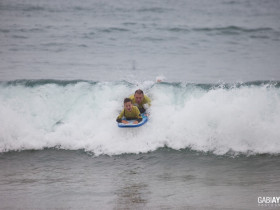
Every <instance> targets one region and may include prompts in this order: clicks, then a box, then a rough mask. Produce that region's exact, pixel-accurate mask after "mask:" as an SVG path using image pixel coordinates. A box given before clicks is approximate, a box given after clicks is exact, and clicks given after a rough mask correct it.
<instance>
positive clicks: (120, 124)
mask: <svg viewBox="0 0 280 210" xmlns="http://www.w3.org/2000/svg"><path fill="white" fill-rule="evenodd" d="M141 116H142V121H141V122H140V123H138V124H133V122H134V121H135V120H127V121H128V124H124V123H118V126H119V127H120V128H135V127H140V126H142V125H144V124H145V123H146V122H147V121H148V117H147V116H146V115H145V114H144V113H143V114H141ZM123 119H124V120H126V119H125V118H123Z"/></svg>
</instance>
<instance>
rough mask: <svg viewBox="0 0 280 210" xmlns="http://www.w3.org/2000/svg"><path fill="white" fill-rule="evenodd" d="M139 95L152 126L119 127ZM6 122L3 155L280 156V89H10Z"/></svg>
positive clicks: (6, 88) (14, 85) (1, 99)
mask: <svg viewBox="0 0 280 210" xmlns="http://www.w3.org/2000/svg"><path fill="white" fill-rule="evenodd" d="M136 88H137V89H138V88H141V89H143V90H144V92H145V93H146V94H148V95H149V96H150V97H151V99H152V106H151V108H150V110H149V112H150V114H151V115H150V119H149V122H148V123H147V124H146V125H145V126H142V127H140V128H137V129H135V128H131V129H121V128H118V127H117V125H116V122H115V119H116V117H117V115H118V113H119V112H120V110H121V109H122V101H123V98H125V97H127V96H129V95H130V94H132V93H133V92H134V91H135V89H136ZM0 118H1V126H0V152H6V151H13V150H30V149H32V150H41V149H44V148H53V147H58V148H62V149H69V150H77V149H84V150H86V151H90V152H93V153H94V154H96V155H100V154H108V155H114V154H122V153H140V152H148V151H154V150H156V149H158V148H160V147H164V146H167V147H170V148H173V149H176V150H180V149H184V148H190V149H193V150H198V151H204V152H213V153H215V154H218V155H223V154H226V153H228V152H229V151H234V152H235V153H250V154H263V153H271V154H278V153H280V143H279V137H280V130H279V125H280V88H279V82H275V83H271V82H252V83H246V84H234V85H230V84H224V85H216V84H184V83H167V82H161V83H157V82H151V81H146V82H142V83H137V84H134V83H129V82H126V81H120V82H91V81H80V80H79V81H54V80H35V81H33V80H32V81H30V80H21V81H11V82H2V83H0Z"/></svg>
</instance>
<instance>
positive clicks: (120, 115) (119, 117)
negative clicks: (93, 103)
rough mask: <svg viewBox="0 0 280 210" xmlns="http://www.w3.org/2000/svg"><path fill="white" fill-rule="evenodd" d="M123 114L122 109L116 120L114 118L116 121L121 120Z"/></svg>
mask: <svg viewBox="0 0 280 210" xmlns="http://www.w3.org/2000/svg"><path fill="white" fill-rule="evenodd" d="M123 116H124V110H122V112H121V113H120V114H119V116H118V117H117V120H116V121H117V122H118V123H120V122H122V118H123Z"/></svg>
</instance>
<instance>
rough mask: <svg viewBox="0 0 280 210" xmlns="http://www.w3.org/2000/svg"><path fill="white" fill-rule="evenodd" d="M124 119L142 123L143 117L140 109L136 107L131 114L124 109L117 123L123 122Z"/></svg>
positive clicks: (133, 107)
mask: <svg viewBox="0 0 280 210" xmlns="http://www.w3.org/2000/svg"><path fill="white" fill-rule="evenodd" d="M123 117H125V120H137V121H138V122H141V121H142V116H141V114H140V111H139V109H138V108H137V107H136V106H132V110H131V112H129V111H127V110H125V109H123V110H122V112H121V113H120V115H119V116H118V118H117V122H119V123H120V122H122V118H123Z"/></svg>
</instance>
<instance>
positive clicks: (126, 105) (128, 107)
mask: <svg viewBox="0 0 280 210" xmlns="http://www.w3.org/2000/svg"><path fill="white" fill-rule="evenodd" d="M123 104H124V109H125V110H126V111H129V112H131V110H132V101H131V99H130V98H125V99H124V101H123Z"/></svg>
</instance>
